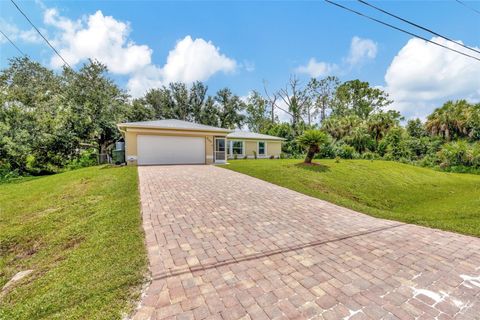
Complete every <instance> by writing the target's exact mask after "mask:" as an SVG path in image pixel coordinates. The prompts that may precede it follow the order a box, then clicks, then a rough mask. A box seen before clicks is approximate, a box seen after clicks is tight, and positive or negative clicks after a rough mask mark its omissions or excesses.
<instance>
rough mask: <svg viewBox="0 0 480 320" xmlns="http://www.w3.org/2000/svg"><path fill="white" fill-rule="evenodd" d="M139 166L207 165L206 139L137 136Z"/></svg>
mask: <svg viewBox="0 0 480 320" xmlns="http://www.w3.org/2000/svg"><path fill="white" fill-rule="evenodd" d="M137 157H138V164H195V163H205V138H203V137H180V136H149V135H139V136H137Z"/></svg>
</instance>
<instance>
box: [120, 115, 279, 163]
mask: <svg viewBox="0 0 480 320" xmlns="http://www.w3.org/2000/svg"><path fill="white" fill-rule="evenodd" d="M117 126H118V129H119V130H120V132H121V133H122V135H123V137H124V139H125V159H126V161H127V164H133V165H135V164H138V165H155V164H212V163H225V162H226V160H227V158H234V157H238V158H239V159H241V158H245V157H248V158H253V157H254V155H255V153H256V155H257V157H258V158H270V157H271V156H273V157H275V158H278V157H279V156H280V153H281V150H282V141H283V140H285V139H283V138H279V137H274V136H269V135H264V134H258V133H252V132H243V131H233V130H230V129H224V128H217V127H213V126H206V125H202V124H198V123H193V122H188V121H182V120H174V119H168V120H156V121H141V122H127V123H120V124H118V125H117Z"/></svg>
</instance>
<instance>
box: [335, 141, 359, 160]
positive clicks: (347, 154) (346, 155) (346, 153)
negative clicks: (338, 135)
mask: <svg viewBox="0 0 480 320" xmlns="http://www.w3.org/2000/svg"><path fill="white" fill-rule="evenodd" d="M335 154H336V156H337V157H340V158H342V159H354V158H355V157H356V152H355V148H354V147H352V146H349V145H348V144H342V145H339V146H337V147H336V148H335Z"/></svg>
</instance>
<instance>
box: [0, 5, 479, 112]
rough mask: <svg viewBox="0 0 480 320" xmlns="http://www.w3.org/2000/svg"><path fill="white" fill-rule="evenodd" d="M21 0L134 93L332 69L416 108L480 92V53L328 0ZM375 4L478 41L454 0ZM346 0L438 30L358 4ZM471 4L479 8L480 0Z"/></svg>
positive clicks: (76, 52) (8, 20)
mask: <svg viewBox="0 0 480 320" xmlns="http://www.w3.org/2000/svg"><path fill="white" fill-rule="evenodd" d="M18 3H19V5H20V6H21V7H22V8H23V9H24V11H25V12H26V13H27V15H28V16H29V17H30V18H31V19H32V20H33V21H34V23H35V24H36V25H37V26H38V27H40V28H42V30H43V31H44V32H45V33H46V34H47V37H48V38H49V39H50V40H51V41H52V42H53V43H54V45H55V46H56V47H57V49H59V50H60V51H61V52H62V56H64V57H65V58H66V59H67V60H68V61H69V63H70V64H72V65H74V67H78V66H80V65H81V63H82V62H83V61H85V58H86V57H87V56H93V57H94V58H97V59H99V60H104V61H103V62H104V63H106V64H107V65H109V67H110V69H111V71H112V72H111V77H112V78H113V79H115V80H116V81H117V82H118V83H119V84H120V85H121V86H122V87H124V88H126V89H127V90H131V92H132V94H133V95H136V96H138V95H141V93H143V92H144V91H145V90H147V89H148V88H149V87H152V86H158V85H161V84H163V83H166V82H168V81H175V80H181V81H186V82H189V81H194V80H203V81H205V82H206V83H207V84H208V85H209V88H210V93H211V94H213V93H214V91H215V90H217V89H219V88H221V87H225V86H227V87H230V88H231V89H232V90H233V91H234V92H235V93H236V94H238V95H240V96H246V95H247V94H248V92H249V91H250V90H252V89H258V90H262V89H263V81H264V80H266V81H267V82H268V85H269V88H270V89H271V90H272V91H274V90H276V89H278V88H280V87H282V86H284V85H285V83H286V82H287V80H288V78H289V76H290V75H292V74H296V75H298V77H300V78H301V79H302V80H303V81H304V82H306V81H307V80H308V78H309V77H310V76H312V75H313V76H319V77H322V76H325V75H328V74H334V75H337V76H339V77H340V78H341V80H349V79H355V78H359V79H361V80H364V81H369V82H370V83H371V84H372V85H375V86H381V87H383V88H385V90H387V91H388V92H389V93H390V94H391V96H392V98H394V99H395V105H394V107H395V108H397V109H398V110H401V111H402V112H403V113H404V114H405V115H406V116H407V117H412V116H420V117H424V116H425V115H426V114H427V113H428V112H430V111H431V110H432V109H433V108H434V107H435V106H438V105H439V104H441V103H442V102H443V101H445V100H447V99H452V98H460V97H462V98H468V99H470V100H472V101H478V100H479V97H480V62H478V61H475V60H472V59H468V58H464V57H462V56H460V55H457V54H454V53H451V52H449V51H447V50H444V49H440V48H436V47H435V46H433V45H429V44H426V43H425V42H423V41H419V40H418V41H417V40H412V39H411V38H412V37H410V36H408V35H405V34H402V33H399V32H397V31H394V30H390V29H388V28H386V27H384V26H381V25H378V24H376V23H374V22H372V21H369V20H366V19H364V18H362V17H358V16H356V15H353V14H351V13H348V12H345V11H343V10H341V9H339V8H337V7H334V6H332V5H329V4H327V3H325V2H323V1H297V2H292V1H279V2H274V1H236V2H233V1H223V2H221V1H211V2H206V1H178V2H166V1H81V2H78V1H45V2H33V1H18ZM372 3H373V4H375V5H378V6H380V7H382V8H384V9H386V10H389V11H391V12H393V13H396V14H398V15H400V16H402V17H405V18H408V19H410V20H413V21H415V22H417V23H419V24H421V25H424V26H427V27H429V28H431V29H433V30H435V31H437V32H439V33H441V34H445V35H448V36H450V37H452V38H453V39H455V40H461V41H463V42H464V43H465V44H468V45H470V46H475V47H480V15H478V14H476V13H475V12H473V11H470V10H468V9H467V8H465V7H463V6H461V5H459V4H458V3H457V2H455V1H453V0H452V1H422V2H418V1H381V2H378V1H376V2H372ZM342 4H344V5H346V6H349V7H352V8H355V9H357V10H361V11H362V12H365V13H367V14H370V15H373V16H375V17H378V18H381V19H383V20H385V21H388V22H394V23H395V24H396V25H399V26H402V27H405V28H407V29H409V30H412V31H415V32H418V33H420V34H422V35H424V36H426V37H427V38H431V37H432V36H431V35H429V34H427V33H425V32H421V31H418V30H415V29H412V28H411V27H408V26H405V25H404V24H401V23H399V22H396V21H395V20H392V19H391V18H388V17H386V16H384V15H382V14H380V13H378V12H375V11H373V10H372V9H369V8H367V7H365V6H363V5H362V4H360V3H358V2H355V1H345V2H342ZM469 4H470V5H471V6H473V7H477V8H478V9H480V2H470V3H469ZM0 11H1V18H0V28H1V29H2V31H4V32H5V33H7V35H9V36H10V37H11V38H12V39H14V41H15V43H16V44H17V45H18V46H19V47H20V48H21V49H22V50H23V51H24V52H26V53H27V54H28V55H30V56H31V57H32V58H33V59H35V60H37V61H39V62H41V63H42V64H44V65H46V66H51V67H58V65H59V64H58V61H56V59H55V57H53V53H52V51H51V50H50V48H48V47H47V46H46V44H45V43H44V42H42V41H41V40H40V39H39V38H38V37H37V36H36V35H35V33H34V32H33V31H32V30H31V27H30V25H29V24H28V22H27V21H26V20H25V19H24V18H23V16H21V15H20V13H19V12H18V11H16V9H15V8H14V6H13V5H12V4H11V3H10V2H9V1H1V2H0ZM437 41H439V42H440V41H443V40H440V39H437ZM448 45H449V46H452V47H455V48H457V49H459V48H458V47H457V46H456V45H455V44H448ZM460 49H461V48H460ZM0 50H1V53H0V67H2V68H4V67H5V66H6V65H7V64H8V58H9V57H12V56H15V55H16V54H17V52H16V51H15V49H14V48H13V47H12V46H11V45H10V44H9V43H7V42H6V41H5V40H4V39H2V40H0ZM461 50H463V49H461ZM478 56H479V57H480V54H479V55H478ZM309 62H310V65H309Z"/></svg>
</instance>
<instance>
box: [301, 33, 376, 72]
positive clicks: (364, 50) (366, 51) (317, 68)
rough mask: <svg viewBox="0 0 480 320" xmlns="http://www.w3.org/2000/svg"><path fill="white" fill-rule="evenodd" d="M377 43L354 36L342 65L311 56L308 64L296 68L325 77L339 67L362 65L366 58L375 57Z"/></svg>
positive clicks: (336, 70)
mask: <svg viewBox="0 0 480 320" xmlns="http://www.w3.org/2000/svg"><path fill="white" fill-rule="evenodd" d="M377 51H378V50H377V44H376V43H375V42H374V41H373V40H370V39H363V38H360V37H356V36H355V37H353V38H352V41H351V43H350V50H349V53H348V56H347V57H346V58H344V59H343V60H342V62H343V63H342V64H341V65H337V64H335V63H329V62H324V61H317V60H316V59H315V58H310V60H309V61H308V63H307V64H306V65H302V66H299V67H297V68H295V72H296V73H303V74H307V75H309V76H310V77H313V78H317V77H324V76H327V75H331V74H332V73H334V72H338V71H339V69H340V71H341V69H347V70H348V69H349V68H351V67H353V66H356V65H361V64H362V63H363V62H365V61H366V60H371V59H374V58H375V57H376V56H377Z"/></svg>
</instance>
